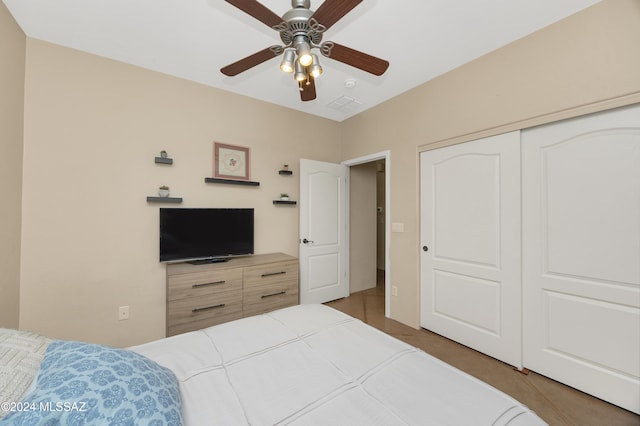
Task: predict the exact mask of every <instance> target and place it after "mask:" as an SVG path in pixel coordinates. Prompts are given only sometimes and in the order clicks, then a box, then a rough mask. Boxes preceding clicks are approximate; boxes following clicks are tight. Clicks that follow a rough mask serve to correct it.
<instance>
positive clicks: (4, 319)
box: [0, 2, 26, 328]
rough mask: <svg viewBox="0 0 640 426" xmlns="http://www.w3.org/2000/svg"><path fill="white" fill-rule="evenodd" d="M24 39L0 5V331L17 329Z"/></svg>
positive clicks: (0, 3)
mask: <svg viewBox="0 0 640 426" xmlns="http://www.w3.org/2000/svg"><path fill="white" fill-rule="evenodd" d="M25 44H26V37H25V35H24V33H23V32H22V30H21V29H20V28H19V27H18V25H17V24H16V23H15V21H14V20H13V17H12V16H11V15H10V14H9V11H8V10H7V8H6V7H5V5H4V3H2V2H0V58H2V66H0V182H3V190H2V202H0V327H11V328H17V327H18V319H19V303H20V227H21V211H22V209H21V203H22V128H23V112H24V70H25Z"/></svg>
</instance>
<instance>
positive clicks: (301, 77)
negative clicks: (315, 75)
mask: <svg viewBox="0 0 640 426" xmlns="http://www.w3.org/2000/svg"><path fill="white" fill-rule="evenodd" d="M293 78H295V79H296V81H298V82H302V81H305V80H306V79H307V73H306V72H305V69H304V67H303V66H302V65H301V64H300V61H296V73H295V74H294V75H293Z"/></svg>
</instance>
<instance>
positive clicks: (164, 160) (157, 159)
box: [155, 157, 173, 164]
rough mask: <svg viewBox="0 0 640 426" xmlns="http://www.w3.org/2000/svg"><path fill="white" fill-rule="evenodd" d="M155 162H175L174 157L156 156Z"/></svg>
mask: <svg viewBox="0 0 640 426" xmlns="http://www.w3.org/2000/svg"><path fill="white" fill-rule="evenodd" d="M155 162H156V163H157V164H173V158H163V157H156V158H155Z"/></svg>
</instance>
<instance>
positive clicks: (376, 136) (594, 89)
mask: <svg viewBox="0 0 640 426" xmlns="http://www.w3.org/2000/svg"><path fill="white" fill-rule="evenodd" d="M639 41H640V1H637V0H605V1H603V2H601V3H599V4H597V5H595V6H593V7H591V8H588V9H586V10H584V11H582V12H580V13H578V14H576V15H574V16H571V17H569V18H567V19H565V20H564V21H561V22H559V23H557V24H555V25H552V26H550V27H547V28H545V29H543V30H541V31H539V32H537V33H535V34H532V35H530V36H528V37H526V38H524V39H521V40H519V41H516V42H514V43H512V44H510V45H508V46H506V47H504V48H502V49H499V50H497V51H495V52H492V53H491V54H488V55H486V56H484V57H482V58H480V59H478V60H475V61H473V62H471V63H468V64H466V65H464V66H462V67H460V68H458V69H456V70H454V71H451V72H449V73H447V74H445V75H443V76H441V77H439V78H437V79H435V80H432V81H430V82H428V83H426V84H424V85H422V86H420V87H418V88H416V89H414V90H411V91H409V92H407V93H405V94H403V95H401V96H398V97H396V98H394V99H392V100H390V101H388V102H386V103H384V104H382V105H380V106H378V107H376V108H374V109H371V110H368V111H365V112H364V113H362V114H359V115H357V116H355V117H354V118H351V119H349V120H347V121H346V122H344V123H343V127H342V132H343V135H342V139H343V148H342V149H343V151H342V158H343V159H350V158H357V157H360V156H363V155H367V154H370V153H374V152H379V151H381V150H385V149H390V150H391V164H390V165H388V166H389V167H388V171H389V173H391V177H390V178H391V193H390V194H388V196H390V197H391V206H392V207H391V221H392V222H401V223H404V233H392V234H391V241H390V245H391V253H390V258H391V259H390V263H391V282H390V283H387V285H395V286H397V287H398V296H394V297H392V300H391V316H392V317H393V318H394V319H397V320H399V321H401V322H404V323H406V324H409V325H412V326H414V327H417V326H418V325H419V253H420V251H419V247H420V241H419V220H418V215H419V199H418V185H419V173H418V151H419V150H421V149H425V147H428V145H429V144H433V143H439V142H441V141H450V142H453V141H455V142H459V141H464V140H469V139H471V138H473V137H474V136H473V134H474V133H476V132H482V131H486V132H485V135H486V133H492V132H493V133H495V132H502V131H504V130H509V127H512V128H513V127H514V128H519V127H523V126H525V125H530V124H532V123H534V122H537V123H541V122H544V121H550V120H554V119H557V118H558V117H560V116H571V115H578V114H581V113H584V112H585V111H593V110H597V109H603V108H606V107H609V106H611V105H614V104H620V103H630V102H638V101H640V97H639V96H638V95H639V94H640V49H639V48H638V42H639ZM556 113H557V114H556Z"/></svg>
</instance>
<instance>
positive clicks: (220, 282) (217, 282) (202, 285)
mask: <svg viewBox="0 0 640 426" xmlns="http://www.w3.org/2000/svg"><path fill="white" fill-rule="evenodd" d="M225 282H226V281H224V280H223V281H215V282H212V283H204V284H194V285H192V286H191V288H200V287H209V286H210V285H218V284H224V283H225Z"/></svg>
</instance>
